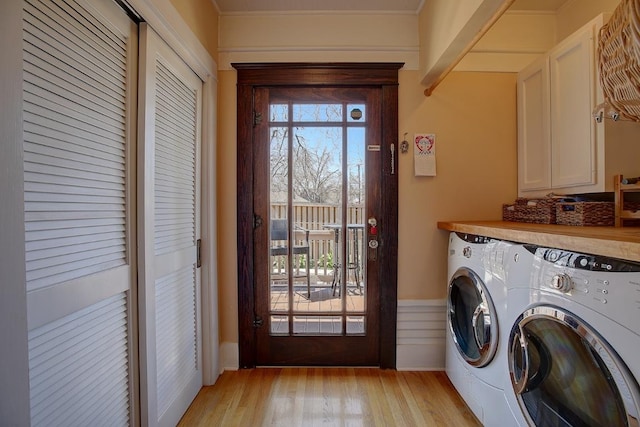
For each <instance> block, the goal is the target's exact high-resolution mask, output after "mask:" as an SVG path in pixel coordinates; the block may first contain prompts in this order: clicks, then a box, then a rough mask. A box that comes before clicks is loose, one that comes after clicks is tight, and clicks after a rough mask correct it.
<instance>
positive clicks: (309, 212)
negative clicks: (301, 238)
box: [271, 203, 364, 277]
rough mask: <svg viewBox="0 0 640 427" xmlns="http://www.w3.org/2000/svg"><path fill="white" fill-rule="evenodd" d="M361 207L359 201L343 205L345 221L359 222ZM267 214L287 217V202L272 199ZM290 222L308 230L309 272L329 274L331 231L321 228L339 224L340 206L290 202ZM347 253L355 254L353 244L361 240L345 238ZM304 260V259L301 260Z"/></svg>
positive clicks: (332, 253) (332, 245)
mask: <svg viewBox="0 0 640 427" xmlns="http://www.w3.org/2000/svg"><path fill="white" fill-rule="evenodd" d="M363 215H364V208H363V206H362V205H350V206H347V224H363V223H364V218H363ZM271 218H273V219H277V218H287V205H286V204H285V203H273V204H272V205H271ZM293 218H294V221H293V222H294V225H295V226H296V227H300V228H303V229H306V230H309V245H310V252H311V260H310V264H311V265H310V266H311V273H312V274H315V275H317V276H325V277H326V276H330V275H332V274H333V264H334V260H335V258H336V257H335V253H336V247H335V233H334V231H333V230H331V229H328V228H325V225H328V224H341V223H342V213H341V211H340V206H338V205H327V204H310V203H309V204H307V203H305V204H296V205H294V206H293ZM347 243H348V245H349V247H348V248H347V251H348V252H349V253H350V254H354V253H356V254H358V253H361V251H357V250H355V245H359V244H361V242H358V241H357V240H356V239H348V240H347ZM302 262H303V263H306V261H302ZM295 267H296V269H299V268H306V265H300V264H299V263H297V262H296V263H295Z"/></svg>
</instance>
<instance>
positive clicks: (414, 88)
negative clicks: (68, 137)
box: [218, 70, 516, 342]
mask: <svg viewBox="0 0 640 427" xmlns="http://www.w3.org/2000/svg"><path fill="white" fill-rule="evenodd" d="M218 77H219V82H220V88H219V107H220V108H219V132H218V194H219V197H220V200H219V203H218V221H219V225H218V233H219V234H218V236H219V241H218V245H219V254H220V255H219V260H218V261H219V264H218V265H219V289H220V311H221V330H220V335H221V340H222V342H237V341H238V327H237V257H236V250H237V246H236V226H237V223H236V193H235V192H236V109H235V106H236V87H235V84H236V73H235V71H221V72H220V73H219V75H218ZM418 80H419V71H417V70H416V71H400V87H399V117H400V118H399V130H400V138H402V135H403V133H404V132H407V133H408V137H410V136H411V135H413V134H414V133H420V132H433V133H436V138H437V139H436V145H437V168H438V175H437V176H436V177H415V176H414V175H413V163H412V162H413V158H412V154H411V153H412V151H411V150H410V152H409V153H408V154H400V155H399V156H400V157H399V171H398V173H399V184H400V190H399V192H400V194H399V197H400V203H399V223H400V224H399V230H398V233H399V235H398V240H399V253H398V255H399V265H398V267H399V274H398V296H399V298H400V299H431V298H444V297H445V290H446V270H447V267H446V254H447V247H446V245H447V234H446V232H444V231H441V230H438V229H437V228H436V222H437V221H439V220H462V219H499V218H500V216H501V206H502V203H505V202H508V201H511V200H513V199H514V198H515V195H516V112H515V105H516V93H515V89H516V84H515V75H514V74H507V73H502V74H498V73H485V74H482V73H452V74H451V75H450V76H449V77H447V79H445V81H444V82H443V83H442V84H441V85H440V86H439V87H438V88H437V90H436V91H435V92H434V94H433V95H432V96H431V97H429V98H426V97H425V96H424V95H423V90H424V88H423V86H421V85H420V84H419V82H418Z"/></svg>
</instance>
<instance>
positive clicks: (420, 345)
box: [396, 299, 447, 371]
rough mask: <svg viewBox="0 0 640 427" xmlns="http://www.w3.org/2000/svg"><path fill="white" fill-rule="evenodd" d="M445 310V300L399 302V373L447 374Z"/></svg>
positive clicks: (397, 363)
mask: <svg viewBox="0 0 640 427" xmlns="http://www.w3.org/2000/svg"><path fill="white" fill-rule="evenodd" d="M446 309H447V301H446V300H444V299H443V300H399V301H398V338H397V362H396V366H397V369H398V370H402V371H439V370H444V368H445V347H446V343H445V336H446V334H445V328H446Z"/></svg>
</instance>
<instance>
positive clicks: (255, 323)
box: [253, 316, 264, 328]
mask: <svg viewBox="0 0 640 427" xmlns="http://www.w3.org/2000/svg"><path fill="white" fill-rule="evenodd" d="M262 325H264V320H262V317H260V316H256V317H254V319H253V327H254V328H261V327H262Z"/></svg>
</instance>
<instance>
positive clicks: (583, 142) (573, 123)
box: [549, 26, 596, 188]
mask: <svg viewBox="0 0 640 427" xmlns="http://www.w3.org/2000/svg"><path fill="white" fill-rule="evenodd" d="M549 67H550V84H551V157H552V159H553V161H552V163H551V182H552V188H561V187H573V186H578V185H589V184H595V182H596V162H595V161H596V154H595V150H596V140H595V122H594V120H593V119H592V115H591V108H592V107H591V106H592V105H594V104H593V99H594V96H595V94H594V89H595V85H594V55H593V26H588V27H586V28H584V29H583V30H582V31H580V32H578V33H576V34H574V35H573V36H571V37H569V38H568V39H566V40H565V41H563V42H562V43H561V44H559V45H558V46H557V47H556V48H555V49H553V50H552V51H551V52H550V54H549Z"/></svg>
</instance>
